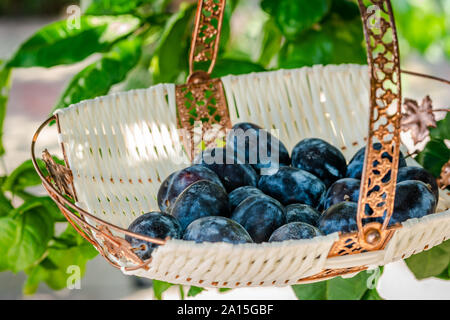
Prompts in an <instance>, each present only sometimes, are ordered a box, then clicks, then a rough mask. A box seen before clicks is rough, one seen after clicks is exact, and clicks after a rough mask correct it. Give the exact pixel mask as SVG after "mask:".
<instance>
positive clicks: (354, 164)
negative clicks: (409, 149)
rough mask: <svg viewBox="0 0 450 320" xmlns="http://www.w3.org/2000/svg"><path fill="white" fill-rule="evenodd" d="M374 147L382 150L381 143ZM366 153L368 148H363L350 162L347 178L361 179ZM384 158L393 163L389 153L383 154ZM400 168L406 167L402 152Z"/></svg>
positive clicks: (399, 160)
mask: <svg viewBox="0 0 450 320" xmlns="http://www.w3.org/2000/svg"><path fill="white" fill-rule="evenodd" d="M373 146H374V148H375V150H380V149H381V144H380V143H379V142H376V143H374V144H373ZM365 152H366V147H362V148H361V149H359V150H358V152H356V153H355V155H354V156H353V158H352V159H351V160H350V162H349V163H348V165H347V173H346V175H345V176H346V177H347V178H355V179H361V177H362V171H363V167H364V156H365ZM382 158H386V159H388V160H389V161H392V157H391V156H390V155H389V154H388V153H387V152H385V153H383V155H382ZM398 167H399V168H402V167H406V160H405V157H404V156H403V153H402V152H401V151H400V157H399V159H398ZM387 180H389V179H387Z"/></svg>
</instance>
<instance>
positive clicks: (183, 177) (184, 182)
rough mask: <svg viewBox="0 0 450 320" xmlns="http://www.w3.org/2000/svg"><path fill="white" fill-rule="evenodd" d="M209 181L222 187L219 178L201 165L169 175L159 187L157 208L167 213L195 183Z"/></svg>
mask: <svg viewBox="0 0 450 320" xmlns="http://www.w3.org/2000/svg"><path fill="white" fill-rule="evenodd" d="M199 180H209V181H211V182H214V183H216V184H218V185H220V186H222V187H223V185H222V182H221V181H220V179H219V177H218V176H217V175H216V174H215V173H214V171H212V170H211V169H208V168H206V167H204V166H201V165H193V166H190V167H187V168H184V169H182V170H179V171H176V172H174V173H172V174H171V175H169V176H168V177H167V178H166V179H165V180H164V181H163V182H162V183H161V186H160V187H159V190H158V196H157V201H158V206H159V208H160V209H161V211H163V212H166V213H169V208H170V206H171V205H172V204H173V202H174V201H175V200H176V198H177V197H178V196H179V195H180V193H181V192H183V190H184V189H186V188H187V187H189V186H190V185H191V184H193V183H194V182H196V181H199Z"/></svg>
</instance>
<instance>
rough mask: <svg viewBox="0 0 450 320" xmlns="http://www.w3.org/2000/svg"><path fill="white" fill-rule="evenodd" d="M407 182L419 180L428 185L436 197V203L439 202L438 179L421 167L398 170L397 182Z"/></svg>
mask: <svg viewBox="0 0 450 320" xmlns="http://www.w3.org/2000/svg"><path fill="white" fill-rule="evenodd" d="M406 180H419V181H422V182H423V183H425V184H428V185H429V186H430V188H431V191H432V192H433V194H434V196H435V197H436V201H438V200H439V187H438V184H437V182H436V178H435V177H433V175H432V174H431V173H429V172H428V171H427V170H425V169H424V168H421V167H403V168H400V169H398V174H397V182H402V181H406Z"/></svg>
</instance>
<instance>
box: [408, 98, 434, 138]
mask: <svg viewBox="0 0 450 320" xmlns="http://www.w3.org/2000/svg"><path fill="white" fill-rule="evenodd" d="M403 105H404V110H405V111H404V113H403V114H402V118H401V128H402V131H405V132H407V131H411V138H412V139H413V142H414V144H418V143H419V142H422V141H423V140H425V139H426V137H428V135H429V133H430V131H429V130H428V128H429V127H433V128H436V119H435V117H434V114H433V105H432V101H431V99H430V96H428V95H427V96H426V97H425V98H423V100H422V103H421V104H420V105H419V104H418V103H417V101H416V100H413V99H408V98H405V100H404V101H403Z"/></svg>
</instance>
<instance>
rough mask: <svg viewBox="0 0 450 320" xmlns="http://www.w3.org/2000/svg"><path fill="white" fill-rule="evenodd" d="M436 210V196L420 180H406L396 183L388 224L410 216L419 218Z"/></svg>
mask: <svg viewBox="0 0 450 320" xmlns="http://www.w3.org/2000/svg"><path fill="white" fill-rule="evenodd" d="M435 210H436V198H435V196H434V194H433V192H432V190H431V188H430V187H429V185H426V184H425V183H423V182H422V181H418V180H406V181H403V182H399V183H397V187H396V189H395V201H394V212H393V213H392V216H391V219H390V220H389V225H390V226H391V225H393V224H396V223H400V222H404V221H406V220H408V219H410V218H421V217H423V216H425V215H427V214H431V213H433V212H434V211H435Z"/></svg>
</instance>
